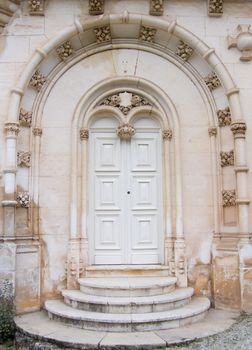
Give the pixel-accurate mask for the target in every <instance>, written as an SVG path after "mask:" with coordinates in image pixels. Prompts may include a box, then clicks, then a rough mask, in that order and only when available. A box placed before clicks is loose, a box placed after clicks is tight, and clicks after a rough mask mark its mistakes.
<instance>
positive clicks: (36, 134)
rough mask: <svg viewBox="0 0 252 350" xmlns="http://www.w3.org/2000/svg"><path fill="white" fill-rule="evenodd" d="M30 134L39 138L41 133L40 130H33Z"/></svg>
mask: <svg viewBox="0 0 252 350" xmlns="http://www.w3.org/2000/svg"><path fill="white" fill-rule="evenodd" d="M32 132H33V135H34V136H41V135H42V133H43V131H42V129H41V128H33V130H32Z"/></svg>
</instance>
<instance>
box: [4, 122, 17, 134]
mask: <svg viewBox="0 0 252 350" xmlns="http://www.w3.org/2000/svg"><path fill="white" fill-rule="evenodd" d="M5 131H6V134H7V136H17V135H18V133H19V131H20V127H19V123H15V122H6V123H5Z"/></svg>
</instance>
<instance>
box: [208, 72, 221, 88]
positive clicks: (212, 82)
mask: <svg viewBox="0 0 252 350" xmlns="http://www.w3.org/2000/svg"><path fill="white" fill-rule="evenodd" d="M204 80H205V83H206V85H207V87H208V89H209V90H210V91H213V90H215V89H216V88H217V87H219V86H221V82H220V79H219V78H218V76H217V74H216V73H215V72H212V73H210V74H208V76H207V77H205V78H204Z"/></svg>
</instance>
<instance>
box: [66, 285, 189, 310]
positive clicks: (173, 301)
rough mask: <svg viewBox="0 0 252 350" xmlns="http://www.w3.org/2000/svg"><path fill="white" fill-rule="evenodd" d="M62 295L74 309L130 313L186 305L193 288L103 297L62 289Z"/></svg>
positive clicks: (169, 308)
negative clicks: (145, 295) (150, 293)
mask: <svg viewBox="0 0 252 350" xmlns="http://www.w3.org/2000/svg"><path fill="white" fill-rule="evenodd" d="M62 295H63V297H64V302H65V303H66V304H67V305H70V306H71V307H73V308H75V309H79V310H86V311H95V312H104V313H112V314H113V313H115V314H117V313H126V314H130V313H146V312H159V311H167V310H172V309H176V308H178V307H181V306H184V305H187V304H188V303H189V302H190V300H191V297H192V295H193V288H190V287H188V288H177V289H175V290H174V291H172V292H170V293H167V294H163V295H154V296H148V297H109V296H108V297H103V296H94V295H89V294H85V293H83V292H81V291H78V290H63V291H62Z"/></svg>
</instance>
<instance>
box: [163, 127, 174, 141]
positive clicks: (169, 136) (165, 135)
mask: <svg viewBox="0 0 252 350" xmlns="http://www.w3.org/2000/svg"><path fill="white" fill-rule="evenodd" d="M162 135H163V139H164V140H171V139H172V130H171V129H165V130H163V132H162Z"/></svg>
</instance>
